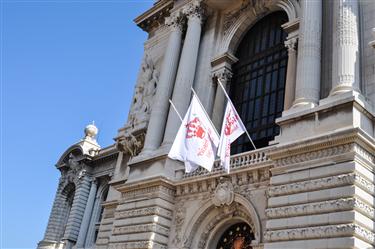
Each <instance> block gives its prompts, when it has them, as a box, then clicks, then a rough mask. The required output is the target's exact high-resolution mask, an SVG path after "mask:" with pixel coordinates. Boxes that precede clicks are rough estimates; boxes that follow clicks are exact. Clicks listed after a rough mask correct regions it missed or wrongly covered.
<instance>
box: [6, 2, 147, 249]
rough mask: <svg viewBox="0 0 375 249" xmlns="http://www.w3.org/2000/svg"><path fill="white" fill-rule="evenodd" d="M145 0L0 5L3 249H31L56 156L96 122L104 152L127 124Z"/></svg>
mask: <svg viewBox="0 0 375 249" xmlns="http://www.w3.org/2000/svg"><path fill="white" fill-rule="evenodd" d="M153 2H154V1H153V0H148V1H138V0H133V1H127V0H118V1H117V0H115V1H114V0H111V1H82V0H81V1H78V0H77V1H70V0H54V1H47V0H46V1H42V0H38V1H31V0H30V1H26V0H23V1H17V0H2V1H1V3H2V5H1V7H2V8H1V11H2V13H1V18H2V20H1V25H2V26H1V30H2V37H1V44H2V51H1V62H2V63H1V70H2V72H1V105H2V106H1V132H2V134H1V153H2V155H1V194H2V196H1V197H2V200H1V212H2V213H1V245H0V246H1V248H35V247H36V244H37V242H38V241H39V240H41V239H42V237H43V234H44V230H45V228H46V225H47V221H48V216H49V213H50V210H51V206H52V202H53V198H54V195H55V191H56V186H57V182H58V177H59V172H58V171H57V170H56V169H55V166H54V165H55V163H56V162H57V160H58V158H59V156H60V155H61V153H63V152H64V150H65V149H67V148H68V147H69V146H70V145H71V144H73V143H75V142H77V141H78V140H79V139H81V138H82V136H83V129H84V127H85V125H87V124H88V123H90V122H91V121H92V120H95V123H96V124H97V126H98V128H99V137H98V142H99V143H100V144H101V146H102V147H104V146H108V145H110V144H112V143H113V137H115V136H116V133H117V129H118V128H120V127H121V126H122V125H123V124H124V122H125V121H126V118H127V114H128V109H129V104H130V99H131V96H132V94H133V87H134V83H135V80H136V76H137V74H138V70H139V66H140V61H141V58H142V54H143V42H144V41H145V40H146V38H147V34H146V33H145V32H143V31H142V30H141V29H140V28H138V27H137V26H136V25H135V24H134V23H133V19H134V18H135V17H136V16H137V15H139V14H141V13H142V12H143V11H145V10H146V9H147V8H149V7H150V6H152V4H153Z"/></svg>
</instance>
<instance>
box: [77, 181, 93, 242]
mask: <svg viewBox="0 0 375 249" xmlns="http://www.w3.org/2000/svg"><path fill="white" fill-rule="evenodd" d="M96 190H97V183H96V181H95V180H93V181H92V183H91V188H90V193H89V197H88V199H87V203H86V208H85V213H84V214H83V218H82V223H81V227H80V229H79V234H78V239H77V243H76V248H77V249H78V248H83V247H84V245H85V239H86V235H87V231H88V227H89V224H90V218H91V214H92V210H93V205H94V201H95V195H96Z"/></svg>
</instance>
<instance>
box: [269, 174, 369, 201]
mask: <svg viewBox="0 0 375 249" xmlns="http://www.w3.org/2000/svg"><path fill="white" fill-rule="evenodd" d="M354 184H357V185H358V186H360V187H361V188H363V189H364V190H366V191H367V192H369V193H370V194H374V193H375V186H374V184H372V183H371V182H370V181H368V180H366V179H365V178H364V177H363V176H361V175H359V174H356V173H348V174H341V175H336V176H329V177H324V178H318V179H313V180H308V181H301V182H296V183H290V184H284V185H279V186H271V187H270V188H269V189H268V195H269V196H271V197H273V196H280V195H289V194H295V193H300V192H308V191H314V190H319V189H326V188H333V187H338V186H344V185H354Z"/></svg>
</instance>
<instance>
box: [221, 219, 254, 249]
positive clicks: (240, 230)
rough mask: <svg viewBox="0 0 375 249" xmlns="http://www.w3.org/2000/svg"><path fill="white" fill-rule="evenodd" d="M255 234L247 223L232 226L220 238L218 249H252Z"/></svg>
mask: <svg viewBox="0 0 375 249" xmlns="http://www.w3.org/2000/svg"><path fill="white" fill-rule="evenodd" d="M253 239H254V234H253V232H252V231H251V228H250V226H249V225H248V224H246V223H245V222H241V223H237V224H234V225H232V226H230V227H229V228H228V229H227V230H226V231H225V232H224V233H223V235H222V236H221V237H220V240H219V243H218V244H217V246H216V249H251V248H252V247H251V246H250V244H251V241H252V240H253Z"/></svg>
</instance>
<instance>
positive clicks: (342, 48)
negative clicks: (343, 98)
mask: <svg viewBox="0 0 375 249" xmlns="http://www.w3.org/2000/svg"><path fill="white" fill-rule="evenodd" d="M333 6H334V25H335V26H334V35H333V60H332V90H331V94H330V95H335V94H340V93H344V92H349V91H357V92H359V74H360V71H359V41H358V40H359V33H358V32H359V16H358V15H359V12H358V0H336V1H334V4H333Z"/></svg>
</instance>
